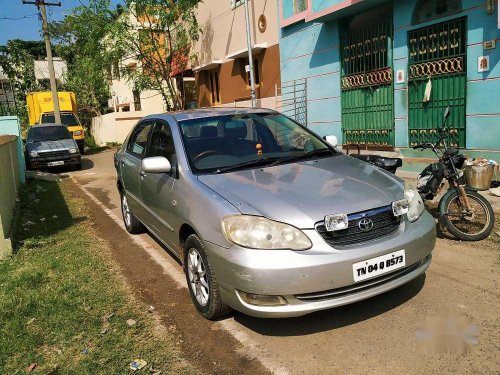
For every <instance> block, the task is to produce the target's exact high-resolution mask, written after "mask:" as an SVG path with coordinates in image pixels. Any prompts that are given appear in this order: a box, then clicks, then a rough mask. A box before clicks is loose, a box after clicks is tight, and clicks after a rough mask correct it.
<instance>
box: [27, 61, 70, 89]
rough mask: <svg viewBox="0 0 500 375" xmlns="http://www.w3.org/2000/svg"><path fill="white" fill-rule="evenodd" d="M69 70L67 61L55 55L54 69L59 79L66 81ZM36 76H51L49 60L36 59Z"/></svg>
mask: <svg viewBox="0 0 500 375" xmlns="http://www.w3.org/2000/svg"><path fill="white" fill-rule="evenodd" d="M67 70H68V68H67V67H66V63H65V62H64V61H62V59H61V58H60V57H54V71H55V76H56V79H57V80H58V81H60V82H63V83H64V81H65V75H66V72H67ZM35 78H36V79H37V80H39V79H49V78H50V77H49V63H48V61H47V60H35Z"/></svg>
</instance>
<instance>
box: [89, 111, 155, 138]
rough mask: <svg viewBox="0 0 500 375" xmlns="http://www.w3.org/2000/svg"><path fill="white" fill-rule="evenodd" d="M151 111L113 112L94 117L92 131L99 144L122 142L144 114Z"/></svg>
mask: <svg viewBox="0 0 500 375" xmlns="http://www.w3.org/2000/svg"><path fill="white" fill-rule="evenodd" d="M150 114H152V113H151V112H149V113H148V112H145V111H140V112H113V113H108V114H106V115H102V116H97V117H94V118H93V119H92V124H91V127H90V133H91V134H92V136H93V137H94V139H95V141H96V143H97V145H98V146H106V144H107V143H119V144H122V143H123V141H125V138H127V135H128V134H129V133H130V131H131V130H132V128H133V127H134V126H135V124H137V122H138V121H139V120H140V119H141V118H142V117H144V116H147V115H150Z"/></svg>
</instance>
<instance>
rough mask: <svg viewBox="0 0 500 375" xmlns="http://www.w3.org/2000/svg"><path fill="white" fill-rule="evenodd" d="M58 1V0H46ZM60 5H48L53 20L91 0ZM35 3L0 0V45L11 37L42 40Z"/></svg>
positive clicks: (71, 0) (69, 0)
mask: <svg viewBox="0 0 500 375" xmlns="http://www.w3.org/2000/svg"><path fill="white" fill-rule="evenodd" d="M45 1H46V2H57V0H45ZM59 1H60V2H61V6H60V7H47V16H48V19H49V22H50V21H51V20H61V19H63V18H64V15H65V14H69V13H70V12H71V10H72V9H73V8H75V7H76V6H78V5H80V3H83V4H88V2H89V0H59ZM111 2H112V4H118V3H123V1H122V0H111ZM37 13H38V10H37V7H36V6H35V5H23V2H22V0H0V45H3V44H5V43H6V42H7V41H8V40H9V39H24V40H42V37H41V34H40V30H41V23H40V21H39V18H38V15H37Z"/></svg>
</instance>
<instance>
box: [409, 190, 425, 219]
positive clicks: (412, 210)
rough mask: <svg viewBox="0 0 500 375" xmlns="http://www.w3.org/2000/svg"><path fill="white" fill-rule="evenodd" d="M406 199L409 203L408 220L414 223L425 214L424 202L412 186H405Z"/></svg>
mask: <svg viewBox="0 0 500 375" xmlns="http://www.w3.org/2000/svg"><path fill="white" fill-rule="evenodd" d="M405 199H406V200H407V201H408V213H407V215H408V219H410V221H412V222H413V221H415V220H417V219H418V218H419V217H420V215H422V212H424V209H425V207H424V202H423V201H422V198H421V197H420V194H419V192H418V190H417V189H416V188H414V187H413V186H412V185H410V184H405Z"/></svg>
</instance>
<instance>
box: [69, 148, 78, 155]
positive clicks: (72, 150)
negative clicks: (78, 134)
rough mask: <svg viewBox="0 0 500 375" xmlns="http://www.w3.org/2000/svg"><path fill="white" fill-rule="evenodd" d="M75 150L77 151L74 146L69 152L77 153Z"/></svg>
mask: <svg viewBox="0 0 500 375" xmlns="http://www.w3.org/2000/svg"><path fill="white" fill-rule="evenodd" d="M77 151H78V149H76V148H74V147H73V148H70V149H69V153H70V154H76V153H77Z"/></svg>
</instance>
